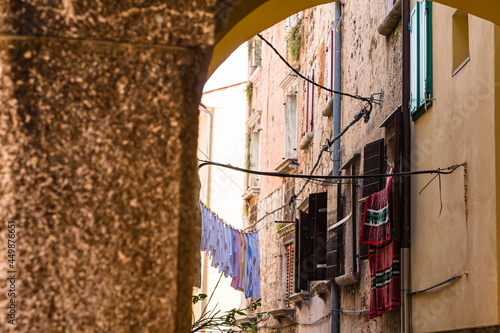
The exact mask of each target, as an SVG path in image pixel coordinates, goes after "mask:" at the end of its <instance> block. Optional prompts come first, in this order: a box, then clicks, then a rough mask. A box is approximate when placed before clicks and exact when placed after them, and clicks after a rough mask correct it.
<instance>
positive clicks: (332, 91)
mask: <svg viewBox="0 0 500 333" xmlns="http://www.w3.org/2000/svg"><path fill="white" fill-rule="evenodd" d="M257 36H258V37H259V38H260V39H262V40H263V41H264V43H266V44H267V45H268V46H269V47H270V48H271V49H272V50H273V51H274V53H276V55H277V56H278V57H279V58H280V59H281V61H283V62H284V63H285V65H287V66H288V68H290V69H291V70H292V71H293V72H294V73H295V74H297V75H298V76H299V77H300V78H301V79H303V80H306V81H307V82H309V83H311V84H313V85H315V86H316V87H318V88H321V89H324V90H326V91H329V92H331V93H334V94H339V95H342V96H347V97H350V98H354V99H358V100H361V101H364V102H366V103H368V105H369V110H370V111H371V109H372V108H373V105H372V101H371V100H370V98H366V97H362V96H359V95H352V94H349V93H345V92H341V91H336V90H333V89H330V88H327V87H325V86H322V85H321V84H319V83H316V82H314V81H313V80H310V79H308V78H307V77H305V76H304V75H302V74H301V73H300V72H299V71H298V70H297V69H295V68H294V67H293V66H292V65H291V64H290V63H289V62H288V61H286V59H285V58H284V57H283V56H282V55H281V54H280V53H279V51H278V50H277V49H276V48H275V47H274V46H273V45H272V44H271V43H270V42H269V41H268V40H267V39H265V38H264V37H263V36H262V35H261V34H257Z"/></svg>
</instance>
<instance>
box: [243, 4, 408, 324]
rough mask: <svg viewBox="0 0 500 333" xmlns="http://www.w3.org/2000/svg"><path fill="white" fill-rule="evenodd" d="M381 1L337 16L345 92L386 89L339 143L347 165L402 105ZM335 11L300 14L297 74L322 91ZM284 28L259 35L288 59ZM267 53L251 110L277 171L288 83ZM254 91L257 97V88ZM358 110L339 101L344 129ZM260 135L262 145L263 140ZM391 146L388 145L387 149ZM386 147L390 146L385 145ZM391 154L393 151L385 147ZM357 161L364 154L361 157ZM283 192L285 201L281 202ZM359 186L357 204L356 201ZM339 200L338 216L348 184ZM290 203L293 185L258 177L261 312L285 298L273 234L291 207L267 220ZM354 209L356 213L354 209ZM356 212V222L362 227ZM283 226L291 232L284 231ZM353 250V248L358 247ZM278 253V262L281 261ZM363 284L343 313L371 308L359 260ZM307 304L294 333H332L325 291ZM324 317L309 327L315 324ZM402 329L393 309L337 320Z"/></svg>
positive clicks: (321, 95)
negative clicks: (310, 77) (382, 28)
mask: <svg viewBox="0 0 500 333" xmlns="http://www.w3.org/2000/svg"><path fill="white" fill-rule="evenodd" d="M385 15H386V8H385V2H380V3H374V2H372V1H369V0H366V1H354V0H350V1H345V3H344V6H343V15H342V27H341V29H342V91H345V92H349V93H352V94H359V95H361V96H366V97H369V96H370V94H372V93H376V92H380V91H381V90H383V91H384V103H383V105H382V106H381V107H379V106H376V105H375V106H374V109H373V112H372V117H371V119H370V121H369V122H368V123H367V124H365V123H363V121H360V122H359V123H357V124H356V125H354V126H353V127H352V128H351V129H350V130H349V131H348V132H347V134H346V135H345V136H344V137H343V138H342V140H341V153H340V159H341V161H340V164H341V165H342V164H343V163H345V162H346V161H347V160H348V159H349V158H350V157H351V156H352V155H353V154H354V153H362V149H363V147H364V145H366V144H367V143H369V142H372V141H374V140H376V139H379V138H385V137H388V136H391V135H392V131H393V130H389V132H388V133H386V130H385V129H384V128H381V129H378V126H379V125H380V124H381V123H382V121H383V120H384V119H385V118H386V117H387V116H388V115H389V114H390V113H391V112H392V111H393V110H394V109H395V108H396V107H398V106H399V104H400V99H401V90H400V89H401V85H400V79H401V43H400V31H401V25H399V26H398V27H397V28H396V29H395V31H394V32H393V34H392V35H391V36H389V37H384V36H382V35H379V34H378V32H377V27H378V25H379V24H380V22H382V20H383V19H384V18H385ZM333 19H334V5H333V4H329V5H324V6H318V7H315V8H311V9H308V10H305V11H303V12H302V24H301V31H302V33H303V40H302V49H301V54H300V72H301V73H302V74H304V75H307V74H308V73H309V72H310V70H311V69H312V68H314V70H315V81H316V82H317V83H319V84H322V85H326V84H327V82H326V80H327V71H328V68H327V60H326V47H327V43H328V36H329V32H330V31H331V30H332V29H333ZM285 29H286V25H285V22H281V23H279V24H278V25H276V26H274V27H272V28H270V29H268V30H266V31H264V32H263V35H264V36H265V38H266V39H268V40H269V41H272V43H273V45H275V46H276V47H277V49H278V50H279V51H280V52H281V53H282V54H286V48H285V46H286V40H285V37H286V35H283V31H284V30H285ZM271 52H272V51H271V50H270V49H269V48H268V47H266V46H264V47H263V65H262V68H261V73H260V74H259V76H258V77H257V79H256V80H255V81H254V87H256V86H257V91H258V92H257V93H256V94H255V95H254V98H255V99H254V101H253V105H252V107H254V108H255V109H260V110H262V124H263V127H262V128H263V130H262V131H261V147H260V149H261V169H262V170H266V171H274V170H273V169H274V167H276V166H277V165H279V164H280V163H281V160H280V157H282V156H283V155H284V154H283V141H282V138H283V137H284V134H283V130H282V128H283V127H284V126H283V124H282V123H280V122H282V121H284V120H283V114H284V110H285V109H284V107H283V105H282V104H283V102H284V93H283V89H282V88H280V87H279V83H280V82H281V80H282V79H283V78H284V77H285V75H286V73H287V70H286V68H285V69H284V65H283V64H282V63H281V62H280V60H279V59H277V58H276V57H275V56H274V54H273V53H271ZM306 86H307V84H306V82H305V81H304V80H301V79H299V89H298V90H299V91H298V116H297V139H298V141H299V142H300V140H301V139H302V137H303V135H304V134H305V128H306V123H305V118H306V117H305V114H306V103H307V98H306ZM254 91H256V90H255V89H254ZM328 98H329V94H328V93H327V92H326V91H324V90H321V89H318V88H314V129H313V131H314V138H313V141H312V144H311V145H310V146H309V147H308V148H307V149H305V150H298V162H299V166H298V170H297V173H301V174H307V173H310V172H311V170H312V167H313V165H314V163H315V162H316V160H317V156H318V155H319V153H320V151H321V147H322V145H323V144H325V141H326V139H331V138H332V127H333V125H332V117H324V116H323V115H322V111H323V109H324V108H325V106H326V104H327V101H328ZM362 107H363V102H360V101H357V100H352V99H349V98H345V97H342V123H341V129H342V128H344V127H345V126H346V125H347V124H348V123H349V122H351V120H352V119H353V116H354V114H355V113H356V112H358V111H359V110H360V109H361V108H362ZM262 137H264V138H265V139H264V140H263V139H262ZM391 144H392V143H391ZM389 146H390V144H389ZM389 148H390V147H389ZM361 160H362V156H361ZM332 167H333V163H332V160H331V158H329V154H324V155H323V158H322V159H321V160H320V163H319V165H318V168H317V169H316V170H315V172H314V173H315V174H322V175H327V174H331V172H332ZM362 171H363V166H362V162H361V163H360V162H358V164H357V166H356V173H358V174H359V173H362ZM304 183H305V181H303V180H296V181H295V186H294V192H295V193H298V192H299V191H300V189H302V186H303V184H304ZM326 186H329V184H328V183H323V184H321V183H318V182H311V183H309V184H308V185H307V186H306V188H305V190H304V191H303V193H302V194H301V195H300V196H299V198H298V200H297V206H300V205H301V204H302V205H303V207H304V209H306V210H307V196H308V195H309V194H310V193H314V192H324V191H326V190H327V187H326ZM283 193H285V194H286V195H285V196H283ZM360 195H361V194H360V190H359V187H358V198H359V197H360ZM336 196H337V190H336V186H333V187H331V188H330V194H329V199H330V200H331V201H332V200H336ZM342 196H343V198H344V205H343V208H342V209H343V214H344V216H346V215H347V214H349V212H350V210H351V201H350V200H351V199H350V186H349V185H347V184H344V185H343V187H342ZM289 197H290V185H289V184H288V183H287V182H284V181H283V180H282V179H279V178H275V179H273V178H264V177H262V178H261V192H260V194H259V196H258V198H256V200H255V202H254V203H253V204H254V205H255V203H257V202H258V205H259V207H260V208H258V209H257V212H256V215H257V218H256V219H257V220H260V219H261V222H259V223H258V224H257V226H256V228H257V229H258V230H261V231H260V233H259V237H260V240H261V251H262V253H261V258H262V260H261V274H262V291H263V307H262V310H263V311H269V310H271V309H274V308H276V306H279V305H280V302H279V300H280V299H282V297H283V295H284V289H283V288H284V283H283V282H282V281H281V284H280V279H281V280H282V279H283V277H282V275H283V269H284V266H283V264H282V262H283V255H284V252H283V248H284V246H283V244H284V239H285V238H284V237H282V236H281V234H282V233H283V231H279V232H277V231H276V230H275V228H274V226H275V223H274V221H279V220H282V219H288V218H290V214H289V212H288V208H284V209H282V210H279V211H277V212H275V213H274V214H271V215H269V216H266V212H270V211H273V210H275V209H276V208H278V207H280V206H281V205H283V204H284V203H286V202H287V201H288V199H289ZM329 207H332V211H329V215H328V216H329V217H328V219H329V222H336V221H337V216H336V211H334V210H335V209H336V208H337V207H336V202H335V203H334V204H333V205H330V204H329ZM358 208H359V207H358ZM359 218H360V216H359V214H358V221H356V223H359ZM350 223H352V221H349V222H348V223H347V224H346V227H345V234H344V237H345V239H344V243H345V249H344V250H345V251H344V252H345V253H346V258H345V270H346V272H350V271H351V270H352V263H351V259H350V257H351V249H352V241H351V239H352V234H351V224H350ZM287 228H288V227H287ZM356 246H357V245H356ZM280 255H282V257H280ZM360 274H361V281H360V283H358V284H356V285H353V286H349V287H341V308H342V309H345V310H361V309H367V308H369V299H370V295H369V292H370V273H369V267H368V261H367V260H362V261H361V262H360ZM311 294H312V295H311V299H310V300H308V301H307V302H306V303H307V304H303V305H302V306H295V308H296V317H295V319H296V321H297V322H298V324H297V326H296V328H297V330H298V332H329V331H330V317H329V314H330V307H331V302H330V297H331V295H330V293H327V296H326V299H322V298H320V297H319V296H318V295H315V294H314V293H312V292H311ZM322 316H325V318H324V319H323V320H322V321H320V322H319V323H316V324H314V325H311V324H312V323H314V322H315V321H316V320H318V319H319V318H321V317H322ZM278 324H279V323H278V322H277V321H270V322H267V323H266V325H268V326H269V325H270V326H276V325H278ZM398 330H399V311H398V310H397V309H396V310H394V311H392V312H390V313H388V314H386V315H384V316H382V317H381V318H377V319H376V320H369V319H368V313H362V314H341V331H342V332H395V331H398Z"/></svg>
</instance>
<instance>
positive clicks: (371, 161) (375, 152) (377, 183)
mask: <svg viewBox="0 0 500 333" xmlns="http://www.w3.org/2000/svg"><path fill="white" fill-rule="evenodd" d="M363 155H364V157H363V169H364V170H363V174H364V175H376V174H381V173H383V170H384V161H385V149H384V139H380V140H377V141H375V142H372V143H369V144H367V145H366V146H365V149H364V154H363ZM384 184H385V183H384V179H383V178H365V179H364V180H363V197H366V196H368V195H370V194H373V193H375V192H378V191H380V190H382V189H383V188H384Z"/></svg>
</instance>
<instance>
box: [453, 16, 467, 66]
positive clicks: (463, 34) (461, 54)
mask: <svg viewBox="0 0 500 333" xmlns="http://www.w3.org/2000/svg"><path fill="white" fill-rule="evenodd" d="M468 61H469V15H468V14H467V13H466V12H463V11H461V10H457V11H456V12H455V14H453V75H455V74H456V73H457V72H458V71H459V70H460V69H462V67H463V66H464V65H465V64H466V63H467V62H468Z"/></svg>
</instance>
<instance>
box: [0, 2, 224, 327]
mask: <svg viewBox="0 0 500 333" xmlns="http://www.w3.org/2000/svg"><path fill="white" fill-rule="evenodd" d="M215 7H216V5H215V4H214V1H209V0H200V1H187V0H179V1H175V0H164V1H159V0H149V1H132V0H120V1H115V0H113V1H111V0H109V1H108V0H92V1H86V0H79V1H74V0H62V1H61V0H58V1H56V0H44V1H40V0H22V1H21V0H12V1H8V0H3V1H0V12H1V13H2V14H1V16H0V70H1V74H0V172H1V173H0V281H1V282H0V287H1V290H0V320H1V322H0V331H2V332H4V331H6V330H7V329H8V328H9V327H11V325H9V324H7V319H6V316H5V315H6V313H7V309H6V305H7V302H9V301H10V297H8V295H7V288H8V284H7V281H6V278H7V270H8V267H7V265H6V264H7V235H8V234H7V221H9V220H14V221H15V222H16V262H15V269H16V271H17V273H16V283H15V284H16V298H15V300H16V305H17V312H16V329H17V330H19V331H20V332H186V331H188V330H189V327H190V322H191V317H190V315H191V298H190V293H191V287H192V282H193V274H192V271H193V267H194V265H195V262H196V253H197V252H198V251H199V249H197V248H196V245H197V244H198V242H199V240H197V237H199V235H198V234H197V233H196V232H195V229H196V226H197V224H198V223H199V217H198V215H197V214H196V206H197V197H198V190H199V181H198V176H197V168H196V142H197V126H198V125H197V118H198V117H197V115H198V111H197V104H198V102H199V99H200V95H201V89H202V85H203V83H204V79H205V73H206V69H207V66H208V61H209V58H210V54H211V49H212V45H213V43H214V33H215V30H216V27H217V25H220V21H219V22H218V18H217V15H216V14H217V13H216V9H215ZM1 309H3V310H1Z"/></svg>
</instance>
